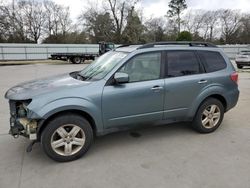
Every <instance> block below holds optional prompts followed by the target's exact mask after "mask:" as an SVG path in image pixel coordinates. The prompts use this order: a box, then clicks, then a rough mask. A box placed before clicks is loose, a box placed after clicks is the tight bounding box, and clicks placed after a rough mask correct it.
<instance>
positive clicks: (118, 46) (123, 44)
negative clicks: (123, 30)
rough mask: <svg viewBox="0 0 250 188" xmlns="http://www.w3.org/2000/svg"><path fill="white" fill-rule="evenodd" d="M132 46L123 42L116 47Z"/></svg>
mask: <svg viewBox="0 0 250 188" xmlns="http://www.w3.org/2000/svg"><path fill="white" fill-rule="evenodd" d="M128 46H131V44H122V45H120V46H117V47H116V48H123V47H128Z"/></svg>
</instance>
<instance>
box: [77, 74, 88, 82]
mask: <svg viewBox="0 0 250 188" xmlns="http://www.w3.org/2000/svg"><path fill="white" fill-rule="evenodd" d="M79 77H80V79H79ZM76 79H78V80H82V81H84V80H87V79H88V77H86V76H83V75H82V74H81V73H80V72H78V73H77V74H76Z"/></svg>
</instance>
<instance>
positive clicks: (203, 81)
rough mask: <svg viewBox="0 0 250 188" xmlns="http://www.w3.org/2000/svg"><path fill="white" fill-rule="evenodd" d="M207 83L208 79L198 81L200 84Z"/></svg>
mask: <svg viewBox="0 0 250 188" xmlns="http://www.w3.org/2000/svg"><path fill="white" fill-rule="evenodd" d="M205 83H207V80H200V81H199V82H198V84H205Z"/></svg>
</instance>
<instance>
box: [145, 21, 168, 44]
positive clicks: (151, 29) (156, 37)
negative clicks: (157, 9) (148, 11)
mask: <svg viewBox="0 0 250 188" xmlns="http://www.w3.org/2000/svg"><path fill="white" fill-rule="evenodd" d="M164 22H165V21H164V20H163V18H150V19H149V20H147V21H146V23H145V26H146V29H147V30H146V31H147V35H148V38H149V39H148V40H149V42H156V41H163V40H164V30H165V23H164Z"/></svg>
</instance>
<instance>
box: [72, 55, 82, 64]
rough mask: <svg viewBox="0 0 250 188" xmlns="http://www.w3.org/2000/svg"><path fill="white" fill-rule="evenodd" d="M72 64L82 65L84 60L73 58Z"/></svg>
mask: <svg viewBox="0 0 250 188" xmlns="http://www.w3.org/2000/svg"><path fill="white" fill-rule="evenodd" d="M72 63H73V64H81V63H82V58H81V57H74V58H72Z"/></svg>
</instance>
